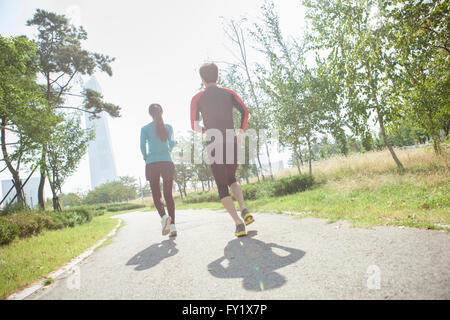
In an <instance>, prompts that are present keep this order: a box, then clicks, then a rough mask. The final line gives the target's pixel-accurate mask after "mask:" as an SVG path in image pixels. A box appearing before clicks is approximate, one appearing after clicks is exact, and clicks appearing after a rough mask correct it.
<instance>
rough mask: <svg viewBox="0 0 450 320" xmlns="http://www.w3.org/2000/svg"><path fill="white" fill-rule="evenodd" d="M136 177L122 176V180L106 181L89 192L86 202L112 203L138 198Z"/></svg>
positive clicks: (84, 200)
mask: <svg viewBox="0 0 450 320" xmlns="http://www.w3.org/2000/svg"><path fill="white" fill-rule="evenodd" d="M136 197H137V185H136V179H134V178H131V177H120V181H113V182H108V183H104V184H102V185H100V186H98V187H96V188H95V189H94V190H91V191H89V192H88V194H87V195H86V197H85V198H84V199H83V202H84V203H85V204H95V203H110V202H120V201H128V200H132V199H136Z"/></svg>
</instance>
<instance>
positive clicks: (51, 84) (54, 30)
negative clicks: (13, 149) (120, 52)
mask: <svg viewBox="0 0 450 320" xmlns="http://www.w3.org/2000/svg"><path fill="white" fill-rule="evenodd" d="M27 25H28V26H36V27H37V29H38V32H39V35H38V39H37V41H36V43H37V55H38V57H39V64H40V71H41V73H42V75H43V77H44V79H45V98H46V103H47V106H48V107H49V108H50V109H51V110H54V109H68V110H70V109H79V108H76V107H73V106H65V105H64V102H65V101H64V100H65V96H66V95H67V94H68V93H69V91H70V89H71V84H72V82H73V79H74V78H75V77H76V76H77V75H86V74H88V75H92V74H93V73H94V72H95V70H100V71H102V72H106V73H107V74H108V75H110V76H111V75H112V70H111V66H110V63H111V62H113V61H114V58H110V57H109V56H106V55H103V54H99V53H94V52H89V51H87V50H84V49H83V48H82V46H81V44H82V41H84V40H86V39H87V33H86V31H85V30H84V29H83V27H82V26H80V27H79V28H76V27H75V26H73V25H71V24H70V23H69V20H68V19H67V18H66V17H65V16H64V15H58V14H56V13H53V12H48V11H45V10H41V9H37V11H36V13H35V14H34V16H33V18H32V19H30V20H28V21H27ZM80 96H82V97H84V98H85V104H84V108H82V109H80V110H82V111H84V112H89V113H90V114H91V115H93V116H95V115H96V114H97V113H99V112H101V111H106V112H108V113H109V114H110V115H111V116H113V117H116V116H118V115H119V114H118V111H119V107H118V106H114V105H112V104H101V103H100V104H99V103H98V102H99V99H100V95H99V94H96V93H94V92H93V91H92V90H85V91H83V92H82V93H81V95H80ZM91 102H92V103H91ZM93 106H94V108H93V109H92V110H90V108H91V107H93ZM95 106H97V107H99V108H97V107H95ZM47 151H48V145H47V143H43V144H42V152H41V160H40V172H41V180H40V184H39V193H38V198H39V204H40V206H41V208H42V209H44V207H45V205H44V198H43V191H44V184H45V177H46V172H47Z"/></svg>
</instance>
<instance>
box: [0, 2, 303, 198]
mask: <svg viewBox="0 0 450 320" xmlns="http://www.w3.org/2000/svg"><path fill="white" fill-rule="evenodd" d="M262 4H263V0H245V1H243V0H189V1H186V0H164V1H140V0H128V1H111V0H95V1H92V0H71V1H66V0H1V1H0V33H1V34H2V35H3V36H13V35H22V34H25V35H27V36H29V37H33V36H35V35H36V34H37V32H36V31H35V30H33V29H32V28H31V27H27V26H26V25H25V23H26V21H27V20H28V19H30V18H31V17H32V16H33V14H34V12H35V11H36V8H41V9H45V10H48V11H53V12H56V13H59V14H67V15H69V16H71V17H72V19H73V22H74V23H75V24H81V25H83V27H84V28H85V30H86V31H87V33H88V40H87V41H86V42H85V44H84V47H85V48H86V49H88V50H91V51H94V52H99V53H103V54H107V55H110V56H112V57H115V58H116V61H115V62H114V63H113V64H112V69H113V73H114V74H113V76H112V77H109V76H107V75H106V74H105V75H103V74H99V73H97V74H96V77H97V80H98V82H99V83H100V86H101V87H102V91H103V95H104V99H105V100H106V101H108V102H112V103H114V104H117V105H119V106H120V107H121V108H122V111H121V114H122V117H121V118H117V119H112V118H109V119H108V121H109V127H110V130H111V132H110V135H111V139H112V148H113V152H114V157H115V162H116V167H117V171H118V175H119V176H123V175H129V176H134V177H136V178H138V177H141V179H142V181H143V182H144V181H145V178H144V177H145V175H144V162H143V160H142V156H141V154H140V150H139V132H140V128H141V127H142V126H143V125H145V124H146V123H148V122H149V121H151V120H150V117H149V115H148V113H147V108H148V105H149V104H150V103H152V102H158V103H160V104H161V105H162V107H163V109H164V119H165V122H166V123H169V124H172V126H173V127H174V129H175V131H186V130H189V129H190V128H189V126H190V122H189V104H190V100H191V97H192V96H193V95H194V94H195V93H196V91H197V89H198V88H199V87H200V79H199V75H198V68H199V66H200V65H201V64H202V63H204V62H206V61H210V60H214V61H230V62H233V61H234V60H233V58H232V56H231V54H230V53H229V51H228V50H227V48H230V49H231V48H232V45H231V43H230V42H229V41H228V39H227V38H226V35H225V34H224V32H223V25H222V19H221V17H225V18H227V19H229V18H235V19H238V18H241V17H246V18H247V19H248V20H249V22H254V21H256V19H257V17H258V16H259V15H260V12H261V10H260V9H259V8H260V6H261V5H262ZM276 10H277V11H278V13H279V14H280V24H281V27H282V29H283V32H285V33H286V35H299V34H300V32H301V28H302V26H303V23H304V19H303V16H304V15H303V10H302V7H301V6H300V0H282V1H276ZM257 57H258V55H256V54H255V53H252V52H249V60H250V61H254V60H255V59H257ZM85 81H87V78H86V79H85ZM273 157H274V159H273V160H277V159H280V158H281V157H282V155H273ZM22 177H24V174H22ZM0 178H1V179H8V178H10V177H9V174H8V173H6V172H3V173H2V174H1V175H0ZM89 188H90V180H89V164H88V161H87V155H86V156H85V158H84V159H83V160H82V162H81V163H80V166H79V169H78V171H77V172H76V174H74V175H73V176H72V177H71V178H69V179H68V181H67V182H66V184H65V185H64V187H63V191H64V192H71V191H75V192H76V191H87V190H88V189H89ZM46 196H47V197H49V196H50V192H49V190H47V191H46Z"/></svg>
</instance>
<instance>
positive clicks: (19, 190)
mask: <svg viewBox="0 0 450 320" xmlns="http://www.w3.org/2000/svg"><path fill="white" fill-rule="evenodd" d="M1 126H2V127H1V144H2V153H3V161H5V163H6V166H7V167H8V170H9V172H10V173H11V175H12V178H13V184H14V188H15V189H16V197H17V202H18V203H20V204H21V205H22V206H24V204H25V202H24V198H23V194H22V181H21V180H20V175H19V171H18V170H16V169H14V167H13V165H12V162H11V159H10V158H9V155H8V151H7V150H6V119H5V117H3V118H2V122H1Z"/></svg>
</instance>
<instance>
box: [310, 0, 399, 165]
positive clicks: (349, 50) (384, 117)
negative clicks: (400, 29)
mask: <svg viewBox="0 0 450 320" xmlns="http://www.w3.org/2000/svg"><path fill="white" fill-rule="evenodd" d="M303 4H304V5H305V6H306V7H307V8H308V11H307V18H308V19H309V20H311V22H312V27H313V32H314V33H313V35H312V39H313V40H314V41H315V42H316V43H317V46H316V48H317V49H322V50H324V52H327V53H328V59H329V61H330V62H331V64H332V66H333V69H334V72H335V73H336V75H337V76H338V77H339V78H340V79H341V83H342V89H343V90H344V91H345V94H346V100H347V101H348V103H347V106H348V112H349V115H348V116H349V117H353V119H357V118H359V119H361V118H362V119H368V118H369V117H370V115H371V113H372V112H374V113H375V114H376V117H377V121H378V124H379V126H380V132H381V135H382V137H383V141H384V144H385V146H386V147H387V148H388V150H389V152H390V153H391V155H392V158H393V159H394V161H395V163H396V164H397V167H398V168H399V169H403V165H402V163H401V162H400V160H399V159H398V157H397V155H396V153H395V151H394V149H393V147H392V145H391V144H390V142H389V140H388V137H387V133H386V123H389V122H390V121H393V120H394V117H393V107H394V105H393V104H392V102H391V100H392V97H393V95H394V92H395V90H394V88H393V83H392V81H390V79H389V73H390V70H391V69H392V63H393V59H392V58H393V57H392V56H393V53H392V52H391V51H389V50H386V44H387V39H388V37H387V35H388V32H389V30H388V28H389V27H388V26H387V24H385V23H384V22H385V21H384V20H383V17H382V15H381V13H382V12H383V10H384V7H385V5H386V2H383V1H376V0H366V1H362V2H354V1H351V0H342V1H329V0H304V1H303Z"/></svg>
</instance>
